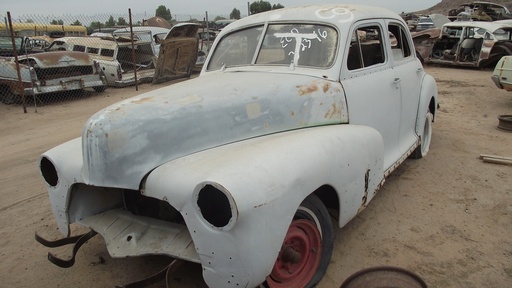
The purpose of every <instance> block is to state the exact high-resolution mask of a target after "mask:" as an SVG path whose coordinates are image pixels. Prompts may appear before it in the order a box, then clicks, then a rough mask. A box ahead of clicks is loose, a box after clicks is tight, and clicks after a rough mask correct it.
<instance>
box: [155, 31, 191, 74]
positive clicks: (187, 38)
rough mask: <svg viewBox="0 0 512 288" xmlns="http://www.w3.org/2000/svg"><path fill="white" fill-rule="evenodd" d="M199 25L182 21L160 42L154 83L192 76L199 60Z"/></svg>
mask: <svg viewBox="0 0 512 288" xmlns="http://www.w3.org/2000/svg"><path fill="white" fill-rule="evenodd" d="M198 30H199V25H197V24H193V23H182V24H177V25H175V26H174V27H172V29H171V31H169V33H168V34H167V36H166V37H165V39H164V40H163V41H162V42H161V43H160V51H159V55H158V60H157V65H156V70H155V75H154V78H153V83H159V82H164V81H169V80H172V79H177V78H181V77H190V75H191V74H192V71H193V69H194V67H195V64H196V60H197V52H198V45H199V40H198V36H197V31H198Z"/></svg>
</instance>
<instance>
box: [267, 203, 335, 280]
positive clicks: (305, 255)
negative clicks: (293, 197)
mask: <svg viewBox="0 0 512 288" xmlns="http://www.w3.org/2000/svg"><path fill="white" fill-rule="evenodd" d="M333 242H334V231H333V226H332V221H331V217H330V216H329V212H328V211H327V209H326V208H325V206H324V204H323V203H322V201H320V199H319V198H318V197H317V196H316V195H310V196H308V197H307V198H306V199H305V200H304V201H303V202H302V203H301V204H300V206H299V208H298V209H297V211H296V212H295V216H294V217H293V220H292V223H291V224H290V227H289V228H288V232H287V233H286V236H285V239H284V241H283V245H282V246H281V251H279V256H278V257H277V260H276V263H275V264H274V268H273V269H272V273H271V274H270V275H269V276H268V277H267V281H266V283H265V284H266V285H264V286H266V287H270V288H284V287H315V286H316V284H317V283H318V282H319V281H320V280H321V279H322V277H323V276H324V274H325V272H326V270H327V266H328V265H329V262H330V260H331V255H332V249H333Z"/></svg>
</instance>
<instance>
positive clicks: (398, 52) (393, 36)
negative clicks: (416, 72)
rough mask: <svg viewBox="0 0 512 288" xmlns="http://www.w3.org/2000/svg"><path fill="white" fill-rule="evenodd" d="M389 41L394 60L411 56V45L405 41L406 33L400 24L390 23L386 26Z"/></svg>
mask: <svg viewBox="0 0 512 288" xmlns="http://www.w3.org/2000/svg"><path fill="white" fill-rule="evenodd" d="M388 32H389V38H390V40H391V41H390V43H391V55H392V57H393V59H395V61H400V60H402V59H404V58H407V57H409V56H411V55H412V54H411V47H410V45H409V41H407V39H408V38H407V34H406V32H405V30H404V29H403V27H402V26H400V25H398V24H390V25H389V26H388Z"/></svg>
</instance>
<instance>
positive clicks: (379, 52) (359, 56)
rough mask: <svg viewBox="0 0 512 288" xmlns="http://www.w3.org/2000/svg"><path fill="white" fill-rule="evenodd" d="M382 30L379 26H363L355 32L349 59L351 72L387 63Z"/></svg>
mask: <svg viewBox="0 0 512 288" xmlns="http://www.w3.org/2000/svg"><path fill="white" fill-rule="evenodd" d="M382 40H383V38H382V30H381V29H380V27H379V26H374V25H369V26H361V27H358V28H357V29H356V30H354V32H353V34H352V37H351V41H350V49H349V52H348V58H347V67H348V69H349V70H356V69H361V68H366V67H370V66H373V65H377V64H380V63H384V62H385V56H384V49H383V47H384V46H383V41H382Z"/></svg>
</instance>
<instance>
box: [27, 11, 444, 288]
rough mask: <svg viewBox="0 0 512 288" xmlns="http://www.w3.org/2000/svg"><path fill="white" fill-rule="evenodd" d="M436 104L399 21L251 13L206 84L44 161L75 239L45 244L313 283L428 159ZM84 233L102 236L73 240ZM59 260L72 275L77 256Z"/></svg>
mask: <svg viewBox="0 0 512 288" xmlns="http://www.w3.org/2000/svg"><path fill="white" fill-rule="evenodd" d="M362 32H371V34H372V35H373V37H371V38H366V37H359V35H361V34H362ZM437 97H438V95H437V86H436V82H435V80H434V78H433V77H432V76H430V75H428V74H427V73H426V72H425V71H424V70H423V66H422V64H421V62H420V61H419V59H418V58H417V57H416V53H414V44H413V41H412V38H411V35H410V32H409V30H408V27H407V24H406V23H405V22H404V20H402V19H401V18H400V16H399V15H397V14H396V13H394V12H391V11H388V10H385V9H382V8H375V7H370V6H359V5H314V6H301V7H294V8H284V9H279V10H273V11H269V12H265V13H259V14H255V15H251V16H249V17H245V18H243V19H240V20H237V21H236V22H234V23H232V24H230V25H229V26H227V27H226V28H224V29H223V30H222V32H221V33H220V34H219V35H218V37H217V38H216V40H215V42H214V44H213V47H212V51H211V53H209V54H208V58H207V60H206V63H205V64H204V66H203V68H202V70H201V73H200V75H199V76H198V77H197V78H194V79H190V80H187V81H183V82H180V83H177V84H174V85H170V86H167V87H164V88H160V89H157V90H154V91H151V92H147V93H144V94H141V95H138V96H136V97H134V98H131V99H127V100H125V101H122V102H119V103H117V104H114V105H112V106H110V107H107V108H105V109H103V110H101V111H99V112H97V113H96V114H95V115H93V116H92V117H91V118H90V119H89V120H88V121H87V123H86V124H85V126H84V128H83V134H82V137H80V138H77V139H74V140H71V141H69V142H67V143H64V144H62V145H60V146H57V147H55V148H53V149H51V150H49V151H47V152H45V153H44V154H43V155H42V156H41V157H40V159H39V167H40V170H41V175H42V178H43V179H44V182H45V183H46V187H47V188H48V193H49V198H50V202H51V206H52V209H53V213H54V216H55V219H56V222H57V226H58V228H59V230H60V232H61V233H62V234H63V235H64V236H65V237H64V238H63V239H60V240H56V241H55V242H53V241H54V240H47V239H45V238H44V237H42V236H40V235H39V234H36V235H38V236H36V238H37V239H38V241H39V242H40V243H43V244H45V245H46V246H49V247H55V246H59V243H60V244H62V243H72V242H75V241H77V244H76V245H78V244H80V245H81V244H82V243H84V242H85V241H86V240H87V239H88V238H90V237H92V236H93V235H94V234H96V233H98V234H100V235H101V236H102V237H103V238H104V240H105V243H106V246H107V249H108V251H109V253H110V254H111V255H112V256H113V257H132V256H138V255H148V254H160V255H168V256H171V257H174V258H176V259H181V260H184V261H190V262H195V263H199V264H200V265H201V266H202V274H203V278H204V280H205V282H206V283H207V285H208V286H209V287H256V286H258V285H260V284H261V283H265V284H266V285H268V286H269V287H314V286H315V285H316V284H317V283H318V282H319V281H320V279H321V278H322V277H323V275H324V273H325V272H326V269H327V266H328V265H329V262H330V259H331V254H332V251H333V244H334V227H333V226H334V225H336V226H338V227H343V226H344V225H345V224H347V223H348V222H349V221H350V220H351V219H352V218H354V217H355V216H356V215H357V214H358V213H359V212H360V211H362V210H363V209H364V208H365V207H366V206H367V205H368V203H369V201H370V200H371V199H372V198H373V197H374V196H375V194H376V192H377V190H378V189H379V188H380V187H381V186H382V185H383V183H384V181H385V179H386V177H387V176H388V175H389V174H390V173H391V172H393V171H394V170H395V169H396V168H397V167H398V166H399V165H400V164H401V163H403V162H404V161H406V159H407V158H422V157H424V156H425V155H426V154H427V152H428V150H429V145H430V141H431V135H432V122H433V120H434V118H435V116H436V111H437V103H438V98H437ZM331 217H333V218H334V219H335V220H336V221H332V220H331ZM72 223H78V224H79V225H82V226H84V227H87V228H89V229H91V230H90V231H91V232H89V233H87V234H86V235H84V236H82V238H79V237H74V236H71V235H73V233H72V231H71V228H70V224H72ZM83 237H86V238H83ZM77 239H81V240H77ZM59 241H60V242H59ZM78 247H79V246H75V248H74V249H73V250H74V253H75V252H76V251H78ZM51 255H52V254H50V256H51ZM49 259H50V260H52V262H53V263H55V264H58V265H60V266H62V267H69V266H70V265H72V262H74V254H73V257H72V258H70V260H63V259H60V258H57V257H55V256H51V257H50V258H49Z"/></svg>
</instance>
